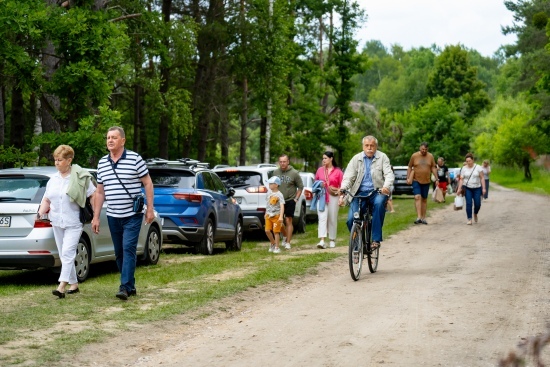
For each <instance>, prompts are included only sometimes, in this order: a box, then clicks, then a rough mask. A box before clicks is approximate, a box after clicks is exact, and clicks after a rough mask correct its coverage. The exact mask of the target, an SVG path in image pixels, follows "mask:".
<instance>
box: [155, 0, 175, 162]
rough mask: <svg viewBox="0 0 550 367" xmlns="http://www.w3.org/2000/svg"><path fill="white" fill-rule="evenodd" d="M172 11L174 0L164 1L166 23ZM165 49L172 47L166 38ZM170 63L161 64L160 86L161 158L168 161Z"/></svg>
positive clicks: (164, 19) (163, 17) (163, 12)
mask: <svg viewBox="0 0 550 367" xmlns="http://www.w3.org/2000/svg"><path fill="white" fill-rule="evenodd" d="M171 11H172V0H163V1H162V19H163V21H164V22H165V23H169V22H170V15H171ZM162 43H163V45H164V47H166V49H167V50H168V49H169V47H170V41H169V39H168V38H167V37H165V38H164V39H163V41H162ZM166 57H168V56H166ZM167 64H168V63H166V62H161V65H162V66H161V68H160V75H161V79H162V80H161V85H160V94H161V95H162V98H163V101H164V107H165V108H164V111H163V112H162V113H161V116H160V124H159V145H158V148H159V156H160V158H164V159H168V146H169V142H168V132H169V129H170V115H169V114H168V113H167V112H165V111H166V109H167V107H168V102H167V100H166V94H167V93H168V89H169V86H170V69H169V68H168V66H166V65H167Z"/></svg>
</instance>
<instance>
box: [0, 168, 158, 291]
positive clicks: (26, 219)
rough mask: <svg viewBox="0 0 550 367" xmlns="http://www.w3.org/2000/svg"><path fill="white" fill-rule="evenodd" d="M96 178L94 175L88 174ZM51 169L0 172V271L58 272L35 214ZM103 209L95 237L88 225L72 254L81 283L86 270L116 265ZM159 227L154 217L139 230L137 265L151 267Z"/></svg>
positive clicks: (49, 235)
mask: <svg viewBox="0 0 550 367" xmlns="http://www.w3.org/2000/svg"><path fill="white" fill-rule="evenodd" d="M89 171H90V172H91V173H92V174H93V175H95V170H89ZM56 172H57V170H56V168H55V167H28V168H12V169H4V170H0V269H38V268H57V267H60V266H61V262H60V260H59V254H58V251H57V246H56V244H55V240H54V236H53V229H52V226H51V224H50V223H49V222H45V221H37V220H36V213H37V212H38V207H39V206H40V202H41V201H42V197H43V196H44V192H45V191H46V183H47V182H48V180H49V179H50V177H52V176H53V175H54V174H55V173H56ZM106 210H107V204H104V205H103V209H102V210H101V216H100V220H101V227H100V231H99V234H94V233H93V232H92V228H91V224H86V225H84V230H83V231H82V235H81V236H80V240H79V243H78V246H77V250H76V259H75V265H76V275H77V278H78V281H79V282H83V281H84V280H85V279H86V278H87V277H88V275H89V273H90V265H91V264H94V263H99V262H103V261H112V260H114V259H115V253H114V247H113V242H112V241H111V233H110V231H109V225H108V224H107V215H106ZM161 233H162V226H161V223H160V221H159V219H158V216H157V213H155V220H154V221H153V222H152V223H151V225H145V221H143V223H142V224H141V232H140V235H139V240H138V249H137V253H138V259H140V260H141V261H143V262H144V263H146V264H156V263H157V262H158V260H159V256H160V250H161V247H162V237H161V235H160V234H161Z"/></svg>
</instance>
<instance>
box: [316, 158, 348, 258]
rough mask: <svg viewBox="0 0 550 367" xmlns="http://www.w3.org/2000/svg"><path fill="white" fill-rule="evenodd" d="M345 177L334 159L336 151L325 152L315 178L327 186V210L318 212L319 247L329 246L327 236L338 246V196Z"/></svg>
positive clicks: (331, 243) (330, 244)
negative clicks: (326, 240) (326, 242)
mask: <svg viewBox="0 0 550 367" xmlns="http://www.w3.org/2000/svg"><path fill="white" fill-rule="evenodd" d="M343 178H344V173H343V172H342V170H341V169H340V168H338V167H337V165H336V162H335V161H334V153H332V152H330V151H327V152H325V153H323V165H322V166H321V167H319V169H318V170H317V173H316V174H315V180H319V181H323V184H322V186H323V187H324V188H325V202H326V205H325V210H324V211H322V212H321V211H320V212H318V217H319V229H318V237H319V238H320V241H319V243H318V244H317V247H318V248H322V249H324V248H327V246H326V244H325V237H327V233H328V238H329V240H330V243H329V247H335V246H336V243H335V241H336V230H337V228H338V227H337V226H338V210H339V209H340V207H339V206H338V196H339V190H340V184H341V183H342V179H343Z"/></svg>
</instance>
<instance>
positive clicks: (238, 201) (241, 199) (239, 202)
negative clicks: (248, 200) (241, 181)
mask: <svg viewBox="0 0 550 367" xmlns="http://www.w3.org/2000/svg"><path fill="white" fill-rule="evenodd" d="M235 200H237V204H241V203H242V202H243V198H235Z"/></svg>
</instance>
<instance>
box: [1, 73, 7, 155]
mask: <svg viewBox="0 0 550 367" xmlns="http://www.w3.org/2000/svg"><path fill="white" fill-rule="evenodd" d="M0 74H2V73H1V72H0ZM4 98H5V95H4V86H3V85H0V145H4V143H5V140H6V118H5V117H4V111H5V109H4V106H5V104H4ZM0 164H1V163H0Z"/></svg>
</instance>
